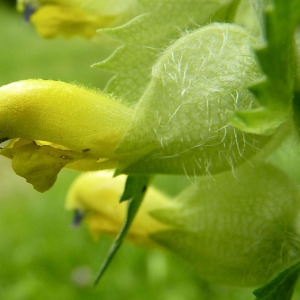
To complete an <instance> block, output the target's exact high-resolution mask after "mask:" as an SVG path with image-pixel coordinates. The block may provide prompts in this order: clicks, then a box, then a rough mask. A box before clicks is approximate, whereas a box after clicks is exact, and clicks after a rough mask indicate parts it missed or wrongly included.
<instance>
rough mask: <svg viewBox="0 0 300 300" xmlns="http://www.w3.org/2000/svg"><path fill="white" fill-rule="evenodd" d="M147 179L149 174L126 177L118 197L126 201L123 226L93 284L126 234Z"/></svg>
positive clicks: (138, 205)
mask: <svg viewBox="0 0 300 300" xmlns="http://www.w3.org/2000/svg"><path fill="white" fill-rule="evenodd" d="M149 180H150V176H142V175H141V176H135V175H130V176H128V177H127V181H126V184H125V188H124V192H123V194H122V196H121V199H120V202H122V201H128V209H127V216H126V220H125V222H124V224H123V227H122V229H121V231H120V233H119V235H118V236H117V238H116V239H115V241H114V243H113V245H112V246H111V248H110V250H109V252H108V254H107V257H106V259H105V261H104V263H103V264H102V266H101V268H100V271H99V273H98V275H97V277H96V279H95V285H96V284H97V283H98V282H99V280H100V279H101V278H102V276H103V275H104V273H105V271H106V270H107V268H108V266H109V265H110V263H111V261H112V259H113V258H114V256H115V255H116V253H117V251H118V249H119V248H120V246H121V245H122V243H123V241H124V238H125V237H126V234H127V232H128V230H129V228H130V225H131V224H132V222H133V220H134V217H135V215H136V213H137V211H138V209H139V207H140V205H141V203H142V201H143V198H144V195H145V193H146V190H147V186H148V183H149Z"/></svg>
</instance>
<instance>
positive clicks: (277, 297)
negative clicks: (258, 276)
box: [253, 263, 300, 300]
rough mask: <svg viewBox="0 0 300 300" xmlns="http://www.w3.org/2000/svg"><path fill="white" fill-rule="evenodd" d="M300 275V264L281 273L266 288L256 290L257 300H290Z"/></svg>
mask: <svg viewBox="0 0 300 300" xmlns="http://www.w3.org/2000/svg"><path fill="white" fill-rule="evenodd" d="M299 274H300V263H297V264H295V265H294V266H292V267H290V268H288V269H287V270H285V271H283V272H282V273H280V274H279V275H278V276H277V277H276V278H275V279H273V280H272V281H270V282H269V283H268V284H266V285H265V286H263V287H261V288H259V289H257V290H255V291H254V292H253V294H254V295H255V296H256V300H290V299H292V296H293V292H294V288H295V285H296V283H297V280H298V277H299Z"/></svg>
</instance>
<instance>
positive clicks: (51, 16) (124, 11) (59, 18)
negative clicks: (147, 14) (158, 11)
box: [17, 0, 138, 39]
mask: <svg viewBox="0 0 300 300" xmlns="http://www.w3.org/2000/svg"><path fill="white" fill-rule="evenodd" d="M105 2H107V1H81V0H77V1H76V0H75V1H51V0H49V1H47V0H46V1H43V0H40V1H32V0H19V1H18V3H17V9H18V10H19V11H21V12H23V13H24V14H25V19H26V20H29V21H30V22H31V23H33V24H34V26H35V27H36V30H37V32H38V33H39V34H40V35H41V36H42V37H43V38H46V39H51V38H55V37H57V36H59V35H62V36H63V37H65V38H71V37H73V36H77V35H78V36H81V37H83V38H86V39H90V38H92V37H93V36H95V35H96V33H97V29H99V28H105V27H110V26H117V25H120V24H122V23H123V22H126V21H127V20H128V19H130V18H132V17H133V16H134V15H135V14H136V7H137V6H138V5H137V4H136V1H134V0H129V1H125V2H124V1H123V3H120V1H119V0H115V1H109V2H110V3H105ZM116 7H117V9H116Z"/></svg>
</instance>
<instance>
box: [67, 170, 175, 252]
mask: <svg viewBox="0 0 300 300" xmlns="http://www.w3.org/2000/svg"><path fill="white" fill-rule="evenodd" d="M125 181H126V176H125V175H120V176H118V177H115V178H113V177H112V174H111V173H108V172H103V171H100V172H88V173H84V174H82V175H81V176H79V177H78V179H77V180H76V181H75V182H74V183H73V185H72V186H71V188H70V190H69V193H68V195H67V200H66V208H67V209H68V210H74V211H75V213H76V214H75V223H77V222H78V221H79V219H81V217H83V218H84V220H85V221H86V223H87V225H88V227H89V230H90V232H91V234H92V235H93V237H94V238H95V239H97V238H98V237H99V235H100V234H101V233H104V234H109V235H111V236H116V235H117V234H118V233H119V231H120V229H121V227H122V225H123V223H124V220H125V216H126V207H127V203H126V202H123V203H120V202H119V200H120V197H121V195H122V192H123V190H124V185H125ZM170 206H171V202H170V199H169V198H168V197H167V196H166V195H164V194H162V193H161V192H159V191H158V190H156V189H155V188H153V187H150V188H149V189H148V191H147V193H146V195H145V199H144V200H143V203H142V205H141V207H140V209H139V211H138V213H137V215H136V217H135V219H134V221H133V224H132V226H131V228H130V230H129V233H128V235H127V239H128V240H129V241H131V242H133V243H135V244H138V245H140V246H147V247H148V246H158V244H157V243H155V242H154V241H153V240H152V239H151V238H150V235H151V234H152V233H155V232H158V231H161V230H164V229H167V228H169V226H167V225H165V224H163V223H161V222H159V221H157V220H155V219H154V218H153V217H151V211H153V210H155V209H160V208H166V207H170Z"/></svg>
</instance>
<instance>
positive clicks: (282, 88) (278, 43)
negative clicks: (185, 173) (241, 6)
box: [231, 0, 300, 134]
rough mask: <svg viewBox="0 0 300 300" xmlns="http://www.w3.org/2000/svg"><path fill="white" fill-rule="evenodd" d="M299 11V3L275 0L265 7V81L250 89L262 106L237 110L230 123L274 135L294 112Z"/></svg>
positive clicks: (260, 51) (262, 61)
mask: <svg viewBox="0 0 300 300" xmlns="http://www.w3.org/2000/svg"><path fill="white" fill-rule="evenodd" d="M299 11H300V7H299V1H298V0H290V1H282V0H274V1H273V5H271V6H267V7H266V11H265V20H264V25H265V28H264V31H265V43H266V45H265V46H264V47H263V48H260V49H258V50H257V51H256V55H257V58H258V61H259V63H260V66H261V69H262V71H263V72H264V74H265V78H264V79H263V80H259V81H258V82H257V84H255V85H252V86H251V87H250V90H251V91H252V92H253V94H254V95H255V96H256V99H257V101H258V102H259V104H260V105H261V107H260V108H257V109H254V110H251V111H238V112H236V113H235V115H234V117H233V118H232V120H231V121H232V124H233V125H234V126H236V127H237V128H239V129H241V130H243V131H247V132H252V133H258V134H270V133H273V132H274V130H275V129H276V128H277V127H278V126H279V125H280V124H281V123H283V122H284V121H286V120H287V118H288V116H289V114H290V113H291V109H292V99H293V88H294V82H295V76H296V69H295V66H296V49H295V45H294V34H295V30H296V26H297V21H298V20H299V16H300V13H299Z"/></svg>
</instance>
